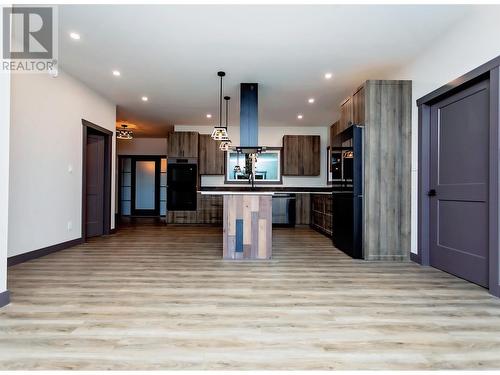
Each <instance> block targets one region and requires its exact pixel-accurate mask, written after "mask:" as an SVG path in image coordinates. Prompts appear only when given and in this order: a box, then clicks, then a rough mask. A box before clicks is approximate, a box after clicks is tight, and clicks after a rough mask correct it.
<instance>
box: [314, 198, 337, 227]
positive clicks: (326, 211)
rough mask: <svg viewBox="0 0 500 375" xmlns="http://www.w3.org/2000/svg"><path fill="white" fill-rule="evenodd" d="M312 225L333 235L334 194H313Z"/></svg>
mask: <svg viewBox="0 0 500 375" xmlns="http://www.w3.org/2000/svg"><path fill="white" fill-rule="evenodd" d="M311 227H312V228H313V229H316V230H317V231H319V232H321V233H324V234H326V235H328V236H331V235H332V195H331V194H311Z"/></svg>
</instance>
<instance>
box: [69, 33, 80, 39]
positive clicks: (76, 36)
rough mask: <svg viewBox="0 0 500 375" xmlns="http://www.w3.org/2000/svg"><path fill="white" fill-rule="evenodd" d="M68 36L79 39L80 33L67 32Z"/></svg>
mask: <svg viewBox="0 0 500 375" xmlns="http://www.w3.org/2000/svg"><path fill="white" fill-rule="evenodd" d="M69 37H70V38H71V39H74V40H80V34H78V33H69Z"/></svg>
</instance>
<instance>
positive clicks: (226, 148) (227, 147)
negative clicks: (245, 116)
mask: <svg viewBox="0 0 500 375" xmlns="http://www.w3.org/2000/svg"><path fill="white" fill-rule="evenodd" d="M219 149H220V150H221V151H229V150H230V149H231V141H229V140H227V141H222V142H221V144H220V146H219Z"/></svg>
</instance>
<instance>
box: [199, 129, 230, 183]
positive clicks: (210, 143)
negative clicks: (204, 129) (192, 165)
mask: <svg viewBox="0 0 500 375" xmlns="http://www.w3.org/2000/svg"><path fill="white" fill-rule="evenodd" d="M219 146H220V142H219V141H214V140H213V139H212V137H211V136H210V135H209V134H200V137H199V142H198V157H199V160H198V170H199V174H200V175H223V174H224V156H225V155H226V153H225V152H223V151H221V150H220V149H219Z"/></svg>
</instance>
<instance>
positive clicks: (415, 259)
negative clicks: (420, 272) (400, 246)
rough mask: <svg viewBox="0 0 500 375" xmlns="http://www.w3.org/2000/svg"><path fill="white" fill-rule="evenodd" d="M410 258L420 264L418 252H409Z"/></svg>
mask: <svg viewBox="0 0 500 375" xmlns="http://www.w3.org/2000/svg"><path fill="white" fill-rule="evenodd" d="M410 260H411V261H412V262H415V263H418V264H422V261H421V259H420V256H419V255H418V254H415V253H410Z"/></svg>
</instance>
